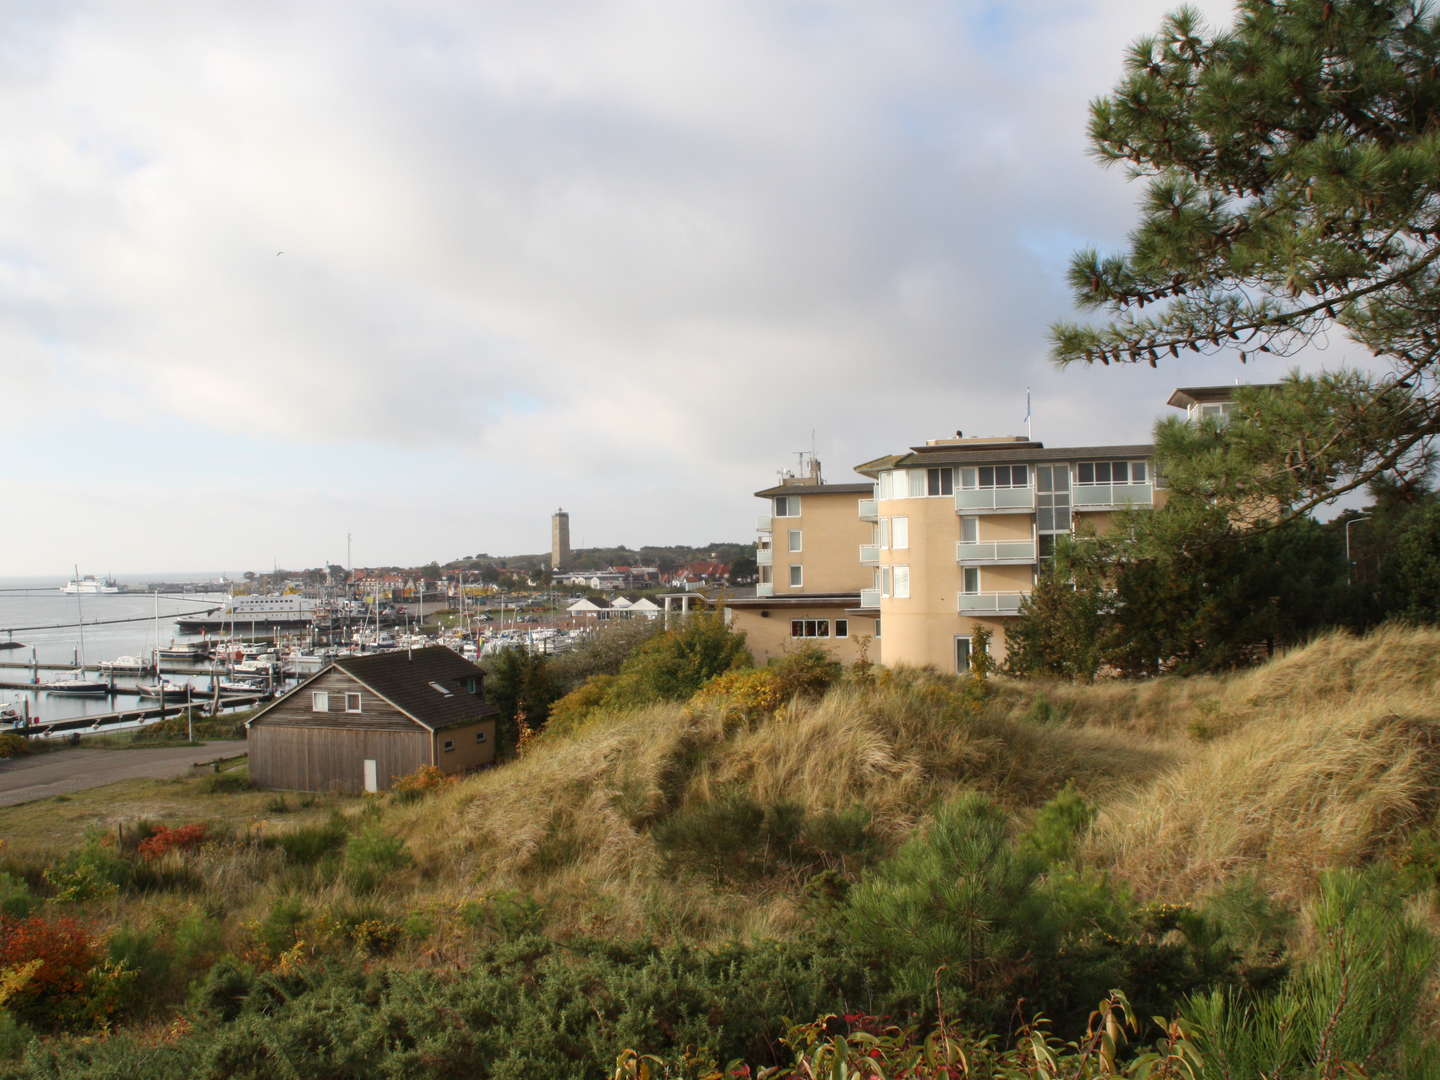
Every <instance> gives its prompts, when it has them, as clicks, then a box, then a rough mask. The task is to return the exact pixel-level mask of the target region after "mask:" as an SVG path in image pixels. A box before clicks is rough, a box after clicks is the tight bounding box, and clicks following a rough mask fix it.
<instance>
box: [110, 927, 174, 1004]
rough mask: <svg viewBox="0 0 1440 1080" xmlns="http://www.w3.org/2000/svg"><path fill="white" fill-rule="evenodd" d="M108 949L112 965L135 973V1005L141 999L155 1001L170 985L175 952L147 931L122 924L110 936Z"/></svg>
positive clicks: (133, 988)
mask: <svg viewBox="0 0 1440 1080" xmlns="http://www.w3.org/2000/svg"><path fill="white" fill-rule="evenodd" d="M106 950H107V952H108V953H109V955H110V962H111V963H112V964H115V965H118V966H120V967H123V968H124V969H125V970H126V971H129V972H132V973H134V976H135V979H134V981H133V984H132V986H131V995H132V999H131V1002H130V1004H131V1005H132V1006H133V1005H135V1004H137V1003H138V1002H140V1001H154V1000H155V997H156V996H157V995H158V994H159V992H160V991H161V990H162V989H163V987H164V986H165V985H166V982H167V981H168V979H169V976H170V972H171V970H172V969H173V967H174V959H173V957H172V956H171V954H170V953H169V952H168V951H167V950H166V949H165V948H164V947H163V946H162V945H161V944H160V943H159V942H158V941H157V939H156V937H155V935H154V934H151V933H147V932H146V931H144V930H132V929H129V928H127V927H123V926H122V927H120V928H119V929H117V930H115V931H114V932H113V933H111V935H110V940H109V941H108V942H107V943H106Z"/></svg>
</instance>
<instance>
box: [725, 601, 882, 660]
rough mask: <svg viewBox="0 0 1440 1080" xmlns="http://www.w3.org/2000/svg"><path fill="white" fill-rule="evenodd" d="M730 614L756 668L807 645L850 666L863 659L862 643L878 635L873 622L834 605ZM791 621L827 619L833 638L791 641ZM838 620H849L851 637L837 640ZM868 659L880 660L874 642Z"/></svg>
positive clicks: (743, 610)
mask: <svg viewBox="0 0 1440 1080" xmlns="http://www.w3.org/2000/svg"><path fill="white" fill-rule="evenodd" d="M728 610H729V613H730V619H731V622H730V626H731V628H732V629H734V630H738V631H742V632H743V633H744V634H745V646H746V648H748V649H749V650H750V655H751V656H753V657H754V658H755V662H756V663H757V664H764V663H766V662H768V661H770V660H773V659H775V658H777V657H780V656H784V655H785V654H786V653H787V652H791V651H794V650H795V649H799V648H803V647H805V646H807V645H815V646H817V647H818V648H821V649H823V650H824V651H825V652H827V653H829V654H830V655H831V656H833V657H834V658H835V659H836V660H839V661H840V662H841V663H843V664H850V663H853V662H854V661H856V660H858V659H860V649H861V648H862V646H863V644H864V641H863V639H865V638H873V637H874V634H875V620H874V619H870V618H865V617H863V616H859V617H857V616H854V615H846V614H845V609H844V608H841V607H835V606H833V605H832V606H828V607H821V606H819V605H814V606H811V605H805V606H803V607H802V606H794V607H792V606H790V605H788V604H787V605H786V606H785V607H779V608H763V609H758V610H757V609H756V608H734V607H732V608H729V609H728ZM762 611H765V612H768V613H769V614H768V617H767V616H766V615H762V614H761V612H762ZM792 619H828V620H829V621H830V624H831V626H830V630H831V636H830V637H828V638H795V637H791V634H790V622H791V620H792ZM837 619H845V620H847V622H848V624H849V636H848V637H843V638H837V637H835V636H834V631H835V626H834V624H835V620H837ZM869 657H870V659H871V660H878V659H879V648H878V643H876V642H874V641H871V642H870V644H869Z"/></svg>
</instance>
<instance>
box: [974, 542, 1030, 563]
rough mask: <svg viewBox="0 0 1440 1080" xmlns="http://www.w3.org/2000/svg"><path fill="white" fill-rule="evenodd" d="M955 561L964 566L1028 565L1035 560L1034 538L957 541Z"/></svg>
mask: <svg viewBox="0 0 1440 1080" xmlns="http://www.w3.org/2000/svg"><path fill="white" fill-rule="evenodd" d="M955 561H956V562H958V563H960V564H961V565H963V566H979V565H981V564H985V565H989V566H1028V565H1029V564H1030V563H1033V562H1034V561H1035V541H1034V540H992V541H988V542H982V543H978V544H977V543H970V544H967V543H966V542H965V541H964V540H958V541H956V543H955Z"/></svg>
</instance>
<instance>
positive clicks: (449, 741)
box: [445, 739, 455, 754]
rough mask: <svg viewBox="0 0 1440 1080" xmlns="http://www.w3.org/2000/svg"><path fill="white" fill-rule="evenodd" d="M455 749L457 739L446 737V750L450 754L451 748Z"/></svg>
mask: <svg viewBox="0 0 1440 1080" xmlns="http://www.w3.org/2000/svg"><path fill="white" fill-rule="evenodd" d="M454 749H455V740H454V739H446V740H445V752H446V753H447V754H448V753H450V751H451V750H454Z"/></svg>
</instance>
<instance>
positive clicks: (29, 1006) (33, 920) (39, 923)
mask: <svg viewBox="0 0 1440 1080" xmlns="http://www.w3.org/2000/svg"><path fill="white" fill-rule="evenodd" d="M36 961H38V964H35V966H34V968H33V970H31V971H30V974H29V975H28V977H26V978H25V980H24V981H23V982H22V983H21V984H20V985H19V986H18V987H15V988H12V990H11V993H10V995H9V999H8V1001H7V1002H6V1008H7V1009H8V1010H9V1011H10V1012H12V1013H13V1014H14V1015H15V1017H16V1018H17V1019H18V1020H20V1021H22V1022H24V1023H27V1024H31V1025H33V1026H35V1027H37V1028H45V1029H50V1028H57V1027H63V1026H65V1025H67V1024H73V1023H76V1022H77V1021H79V1022H83V1021H85V1020H88V1019H89V1018H90V1008H89V1002H88V1000H87V999H88V997H89V995H90V992H91V990H92V985H91V984H92V979H93V977H94V975H95V972H96V968H97V966H98V965H99V963H100V948H99V945H98V943H97V942H96V941H95V939H94V937H92V936H91V934H90V932H89V931H88V930H86V929H85V928H84V927H83V926H81V925H80V924H79V923H78V922H76V921H75V920H74V919H71V918H64V917H62V918H56V919H47V918H44V917H43V916H40V915H32V916H30V917H29V918H27V919H9V918H3V919H0V971H8V970H13V969H15V968H23V967H27V966H29V965H31V964H32V963H34V962H36Z"/></svg>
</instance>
